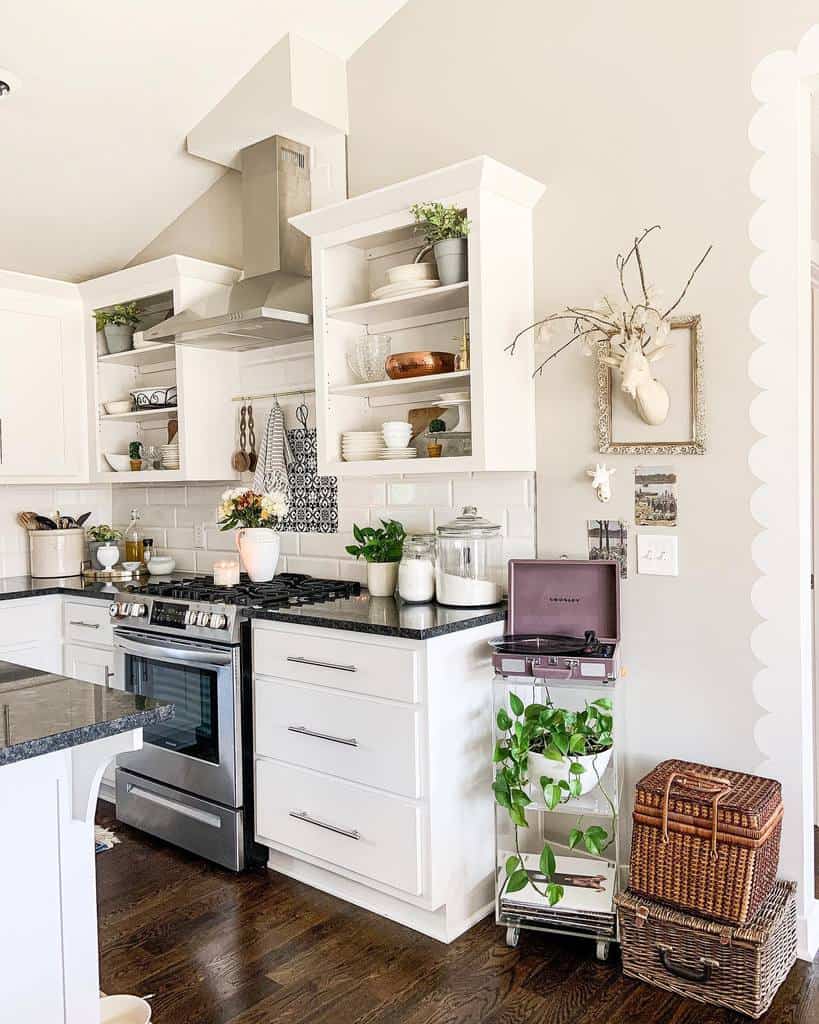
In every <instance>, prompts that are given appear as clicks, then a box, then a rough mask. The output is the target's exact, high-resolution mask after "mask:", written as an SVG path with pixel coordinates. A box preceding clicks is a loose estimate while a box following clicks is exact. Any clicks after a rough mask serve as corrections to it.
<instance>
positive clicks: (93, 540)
mask: <svg viewBox="0 0 819 1024" xmlns="http://www.w3.org/2000/svg"><path fill="white" fill-rule="evenodd" d="M119 540H122V533H121V532H120V531H119V530H115V529H114V528H113V527H111V526H109V525H108V523H100V524H99V526H90V527H89V528H88V553H89V555H90V556H91V561H92V562H93V564H94V565H95V566H96V568H97V569H104V568H105V565H103V563H102V562H101V561H100V559H99V558H98V557H97V552H98V551H99V549H100V548H101V547H110V546H111V545H116V546H117V551H119V547H118V545H117V541H119Z"/></svg>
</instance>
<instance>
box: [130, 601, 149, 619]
mask: <svg viewBox="0 0 819 1024" xmlns="http://www.w3.org/2000/svg"><path fill="white" fill-rule="evenodd" d="M145 610H146V609H145V605H144V604H132V605H131V615H136V616H137V618H139V616H140V615H144V614H145Z"/></svg>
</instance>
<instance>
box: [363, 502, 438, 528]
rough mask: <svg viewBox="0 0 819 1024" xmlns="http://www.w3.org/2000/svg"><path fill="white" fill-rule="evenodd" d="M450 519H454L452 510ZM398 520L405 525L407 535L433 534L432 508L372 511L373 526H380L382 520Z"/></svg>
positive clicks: (401, 507)
mask: <svg viewBox="0 0 819 1024" xmlns="http://www.w3.org/2000/svg"><path fill="white" fill-rule="evenodd" d="M449 518H450V519H452V510H451V509H450V515H449ZM382 519H383V520H385V521H387V520H390V519H397V520H398V522H399V523H403V525H404V529H405V530H406V531H407V533H432V509H431V508H409V507H407V506H397V507H393V508H390V507H387V508H374V509H373V510H372V515H371V522H372V525H373V526H380V525H381V520H382Z"/></svg>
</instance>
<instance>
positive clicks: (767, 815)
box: [629, 760, 782, 924]
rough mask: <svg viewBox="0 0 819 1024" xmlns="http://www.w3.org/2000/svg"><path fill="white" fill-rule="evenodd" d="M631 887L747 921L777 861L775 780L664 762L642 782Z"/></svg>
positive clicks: (678, 904) (686, 907) (636, 809)
mask: <svg viewBox="0 0 819 1024" xmlns="http://www.w3.org/2000/svg"><path fill="white" fill-rule="evenodd" d="M633 820H634V828H633V832H632V841H631V865H630V868H629V888H630V889H631V890H632V892H634V893H636V894H639V895H641V896H644V897H646V898H647V899H653V900H658V901H659V902H661V903H668V904H670V905H672V906H674V907H678V908H679V909H680V910H689V911H691V912H693V913H695V914H702V915H703V916H704V917H708V918H712V919H713V920H715V921H724V922H726V923H728V924H744V923H745V922H746V921H750V920H751V919H752V918H753V916H754V914H755V913H756V912H757V911H758V910H759V908H760V907H761V905H762V903H763V902H764V900H765V899H766V897H767V896H768V893H769V892H770V890H771V886H772V885H773V883H774V880H775V878H776V869H777V865H778V863H779V839H780V835H781V832H782V791H781V787H780V785H779V783H778V782H776V781H774V780H773V779H763V778H760V777H759V776H757V775H746V774H744V773H743V772H729V771H723V770H721V769H719V768H709V767H708V766H707V765H701V764H692V763H691V762H690V761H677V760H672V761H662V762H661V763H660V764H658V765H657V767H656V768H655V769H654V770H653V771H652V772H649V774H648V775H646V776H645V778H643V779H641V780H640V781H639V782H638V783H637V793H636V799H635V806H634V814H633Z"/></svg>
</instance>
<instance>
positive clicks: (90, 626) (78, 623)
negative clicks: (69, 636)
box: [68, 619, 100, 629]
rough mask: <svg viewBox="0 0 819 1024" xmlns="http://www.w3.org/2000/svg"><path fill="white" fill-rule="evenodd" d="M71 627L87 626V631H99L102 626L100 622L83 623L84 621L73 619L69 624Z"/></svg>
mask: <svg viewBox="0 0 819 1024" xmlns="http://www.w3.org/2000/svg"><path fill="white" fill-rule="evenodd" d="M68 625H69V626H85V628H86V629H99V628H100V624H99V623H98V622H83V621H82V619H71V620H70V621H69V623H68Z"/></svg>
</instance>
